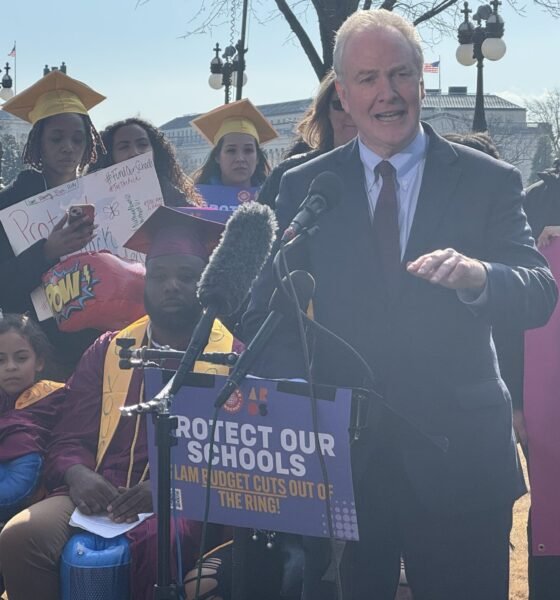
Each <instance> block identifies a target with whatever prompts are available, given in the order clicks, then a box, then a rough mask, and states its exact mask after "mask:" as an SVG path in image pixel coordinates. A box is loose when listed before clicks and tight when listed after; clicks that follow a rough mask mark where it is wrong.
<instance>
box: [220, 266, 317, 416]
mask: <svg viewBox="0 0 560 600" xmlns="http://www.w3.org/2000/svg"><path fill="white" fill-rule="evenodd" d="M288 277H290V278H291V279H292V282H293V284H294V288H295V290H296V296H297V301H298V310H301V309H305V308H306V307H307V304H308V303H309V300H311V298H312V296H313V292H314V290H315V280H314V279H313V277H312V276H311V275H310V274H309V273H308V272H307V271H293V272H292V273H290V275H288V276H287V277H284V278H283V280H282V281H283V283H284V284H285V285H287V281H288ZM281 289H282V288H278V289H276V290H275V291H274V294H272V298H271V299H270V303H269V310H270V312H269V314H268V316H267V317H266V319H265V321H264V323H263V324H262V326H261V328H260V329H259V330H258V331H257V333H256V334H255V337H254V338H253V339H252V340H251V342H250V344H249V345H248V346H247V348H246V349H245V351H244V352H243V353H242V354H241V355H240V356H239V358H238V359H237V364H236V365H235V367H234V369H233V371H232V372H231V373H230V375H229V377H228V378H227V381H226V382H225V384H224V386H223V387H222V389H221V390H220V392H219V393H218V396H217V398H216V401H215V402H214V406H215V407H220V406H222V405H223V404H224V403H225V402H226V400H227V399H228V398H229V397H230V396H231V394H232V393H233V392H234V391H235V390H236V389H237V388H238V387H239V384H240V383H241V381H243V379H244V378H245V376H246V375H247V373H248V372H249V369H250V368H251V367H252V365H253V363H254V362H255V359H256V358H258V357H259V355H260V354H261V352H262V350H263V348H264V347H265V346H266V344H267V343H268V341H269V340H270V338H271V337H272V334H273V333H274V332H275V330H276V328H277V327H278V326H279V325H280V323H281V322H282V320H283V319H284V317H286V316H288V315H290V314H291V313H293V311H294V308H295V307H294V304H293V300H292V298H291V297H290V296H287V295H286V294H284V293H281Z"/></svg>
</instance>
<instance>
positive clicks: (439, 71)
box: [438, 54, 442, 94]
mask: <svg viewBox="0 0 560 600" xmlns="http://www.w3.org/2000/svg"><path fill="white" fill-rule="evenodd" d="M438 63H439V69H438V75H439V93H440V94H441V92H442V89H441V54H440V55H439V56H438Z"/></svg>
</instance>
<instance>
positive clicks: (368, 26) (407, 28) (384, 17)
mask: <svg viewBox="0 0 560 600" xmlns="http://www.w3.org/2000/svg"><path fill="white" fill-rule="evenodd" d="M376 29H377V30H379V29H396V30H397V31H400V32H401V33H402V35H403V36H404V37H405V39H406V40H407V41H408V43H409V44H410V46H411V48H412V51H413V52H414V57H415V63H416V67H417V68H418V73H419V75H420V76H421V75H422V70H423V66H424V53H423V52H422V45H421V43H420V36H419V35H418V32H417V31H416V28H415V27H414V25H412V23H411V22H410V21H407V20H406V19H405V18H404V17H401V16H400V15H398V14H396V13H394V12H390V11H388V10H385V9H374V10H358V11H356V12H355V13H352V14H351V15H350V16H349V17H348V18H347V19H346V21H344V23H343V24H342V25H341V27H340V29H339V30H338V31H337V33H336V39H335V45H334V54H333V65H334V71H335V73H336V78H337V79H338V80H339V81H342V79H343V73H342V59H343V55H344V48H345V46H346V42H347V41H348V39H349V38H350V37H351V36H353V35H354V34H357V33H362V32H364V31H374V30H376Z"/></svg>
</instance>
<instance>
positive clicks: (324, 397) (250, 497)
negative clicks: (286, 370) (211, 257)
mask: <svg viewBox="0 0 560 600" xmlns="http://www.w3.org/2000/svg"><path fill="white" fill-rule="evenodd" d="M196 377H197V378H198V381H199V382H201V381H204V382H205V383H204V385H205V386H206V387H204V386H203V385H201V384H200V383H199V385H198V386H197V387H191V386H190V385H186V386H183V388H182V389H181V390H180V392H179V393H178V394H177V396H175V399H174V401H173V407H172V411H171V412H172V414H174V415H176V416H177V418H178V420H179V424H178V427H177V441H178V444H177V445H176V446H174V447H173V449H172V455H171V465H172V466H171V481H172V488H173V489H172V494H173V495H174V497H175V501H176V508H177V509H178V511H179V512H181V513H182V514H183V516H185V517H187V518H189V519H194V520H198V521H201V520H202V519H203V517H204V502H205V494H206V484H207V481H208V461H209V452H210V444H211V439H210V436H211V427H212V422H213V419H214V400H215V398H216V395H217V393H218V391H219V390H220V389H221V387H222V385H223V384H224V382H225V377H220V376H211V375H196ZM162 386H163V382H162V372H161V371H158V370H153V369H148V370H146V374H145V388H146V397H147V398H151V397H153V396H155V395H156V394H157V393H158V392H159V390H160V389H161V388H162ZM306 390H307V386H306V385H304V384H303V385H302V384H294V383H291V382H278V381H268V380H264V379H247V380H246V381H245V382H244V383H243V384H242V385H241V388H240V389H239V390H238V391H236V392H235V393H234V394H232V396H231V397H230V399H229V400H228V401H227V402H226V404H225V405H224V407H223V408H222V409H221V410H220V412H219V413H218V419H217V424H216V433H215V438H214V457H213V461H212V469H211V475H210V480H211V494H210V516H209V520H210V521H211V522H213V523H220V524H224V525H232V526H236V527H248V528H254V529H268V530H274V531H283V532H288V533H299V534H302V535H311V536H318V537H328V526H327V518H326V502H325V498H326V494H327V493H329V495H330V502H331V512H332V524H333V529H334V535H335V537H336V538H338V539H341V540H357V539H358V524H357V518H356V507H355V504H354V493H353V486H352V470H351V466H350V445H349V441H348V425H349V421H350V408H351V406H350V405H351V397H352V392H351V390H349V389H335V388H324V389H322V392H321V394H320V397H319V398H318V400H317V408H318V433H319V435H318V440H319V441H318V445H319V448H320V451H321V454H322V456H323V457H324V460H325V464H326V468H327V473H328V479H329V489H328V490H327V489H326V487H325V483H324V481H323V477H322V474H321V468H320V463H319V457H318V453H317V451H316V443H315V435H314V433H313V421H312V412H311V401H310V400H309V398H308V397H307V395H306ZM148 422H149V427H148V441H149V457H150V464H151V465H156V464H157V455H156V447H155V442H154V440H155V437H154V426H153V424H152V421H151V419H148ZM156 471H157V469H156V468H151V469H150V472H151V480H152V484H153V486H154V498H155V497H156V496H157V494H156V493H155V489H157V477H154V475H156Z"/></svg>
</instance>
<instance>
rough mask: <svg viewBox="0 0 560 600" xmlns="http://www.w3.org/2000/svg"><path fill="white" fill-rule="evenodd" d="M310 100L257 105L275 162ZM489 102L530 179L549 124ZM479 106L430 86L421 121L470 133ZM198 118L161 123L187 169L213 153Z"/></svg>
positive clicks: (506, 147)
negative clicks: (271, 136)
mask: <svg viewBox="0 0 560 600" xmlns="http://www.w3.org/2000/svg"><path fill="white" fill-rule="evenodd" d="M310 102H311V100H309V99H307V100H294V101H291V102H279V103H276V104H264V105H261V106H259V107H258V108H259V110H260V111H261V112H262V113H263V114H264V116H265V117H267V119H268V120H269V121H270V122H271V123H272V125H273V126H274V127H275V128H276V130H277V131H278V133H279V137H278V138H276V139H275V140H273V141H271V142H269V143H268V144H266V145H265V146H264V147H263V150H264V151H265V153H266V155H267V157H268V159H269V161H270V163H271V164H272V165H275V164H277V163H278V162H280V161H281V160H282V158H283V156H284V154H285V153H286V151H287V150H288V149H289V148H290V147H291V145H292V144H293V142H294V140H295V133H294V131H295V128H296V125H297V123H298V122H299V120H300V119H301V117H302V116H303V114H304V112H305V110H306V109H307V107H308V106H309V103H310ZM484 105H485V114H486V121H487V123H488V129H489V133H490V135H491V136H492V138H493V139H494V141H495V143H496V145H497V146H498V148H499V150H500V154H501V155H502V158H503V159H504V160H506V161H508V162H510V163H512V164H514V165H515V166H516V167H517V168H518V169H519V170H520V171H521V174H522V176H523V180H524V182H525V183H526V182H527V181H528V179H529V176H530V173H531V165H532V161H533V156H534V153H535V150H536V147H537V143H538V141H539V138H541V137H543V136H545V135H546V133H547V131H548V127H549V126H548V125H547V124H545V123H530V122H528V121H527V110H526V109H525V108H523V107H522V106H518V105H517V104H514V103H512V102H509V101H508V100H505V99H504V98H501V97H500V96H496V95H494V94H486V95H485V96H484ZM474 106H475V94H469V93H468V91H467V88H466V87H451V88H449V89H448V91H447V92H442V91H441V90H427V93H426V98H425V100H424V102H423V105H422V119H423V120H424V121H426V122H427V123H429V124H430V125H432V126H433V128H434V129H435V130H436V131H437V132H438V133H441V134H444V133H451V132H454V133H467V132H469V131H470V130H471V127H472V121H473V115H474ZM197 116H198V115H196V114H193V115H185V116H183V117H177V118H175V119H173V120H171V121H169V122H168V123H164V124H163V125H162V126H161V129H162V131H163V132H164V133H165V135H166V137H167V138H168V139H169V140H170V141H171V142H172V143H173V144H174V146H175V148H176V150H177V155H178V157H179V160H180V161H181V163H182V165H183V167H184V168H185V170H186V171H187V172H188V173H192V172H193V171H195V170H196V169H197V168H198V167H200V166H201V165H202V163H203V162H204V160H205V159H206V157H207V155H208V153H209V152H210V145H209V144H208V143H207V142H206V140H204V138H202V137H201V136H200V135H199V134H198V132H197V131H196V130H195V129H194V128H192V127H191V125H190V122H191V121H192V120H193V119H194V118H196V117H197Z"/></svg>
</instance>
